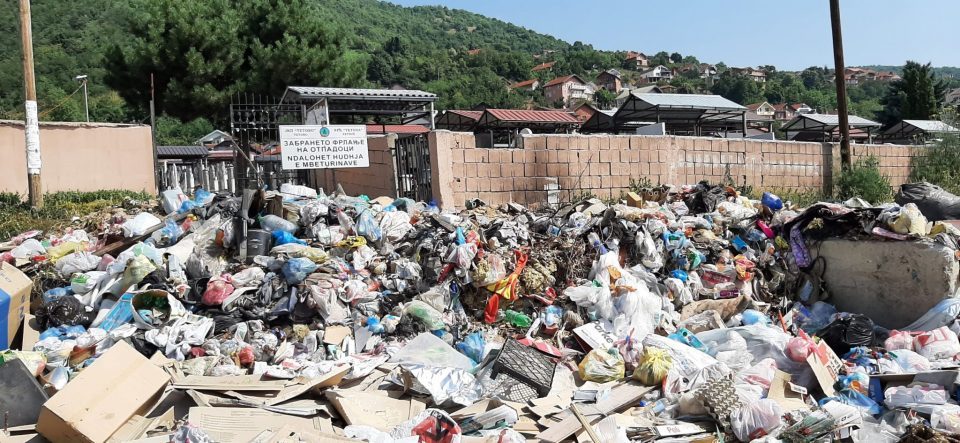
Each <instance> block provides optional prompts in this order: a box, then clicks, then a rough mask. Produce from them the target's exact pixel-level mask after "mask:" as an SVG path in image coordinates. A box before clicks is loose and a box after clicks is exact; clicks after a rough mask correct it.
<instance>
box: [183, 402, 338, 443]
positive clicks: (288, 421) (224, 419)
mask: <svg viewBox="0 0 960 443" xmlns="http://www.w3.org/2000/svg"><path fill="white" fill-rule="evenodd" d="M189 421H190V423H192V424H194V425H196V426H198V427H199V428H200V429H203V431H204V432H206V433H207V435H209V436H210V438H212V439H213V440H214V441H216V442H222V443H227V442H243V443H246V442H249V441H250V440H252V439H254V438H255V437H257V435H258V434H260V433H261V432H262V431H263V430H264V429H280V428H281V427H283V426H285V425H292V426H295V427H297V428H299V429H305V430H310V431H311V432H319V431H321V430H322V427H321V425H320V424H319V422H318V421H317V420H311V419H309V418H302V417H294V416H292V415H283V414H275V413H273V412H268V411H264V410H262V409H252V408H206V407H200V406H198V407H193V408H190V418H189Z"/></svg>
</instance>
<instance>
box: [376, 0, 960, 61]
mask: <svg viewBox="0 0 960 443" xmlns="http://www.w3.org/2000/svg"><path fill="white" fill-rule="evenodd" d="M391 2H392V3H396V4H400V5H403V6H415V5H443V6H446V7H449V8H456V9H465V10H468V11H471V12H475V13H478V14H483V15H486V16H490V17H494V18H498V19H500V20H504V21H507V22H510V23H513V24H516V25H519V26H523V27H525V28H528V29H532V30H534V31H537V32H541V33H544V34H549V35H552V36H554V37H557V38H560V39H562V40H566V41H568V42H571V43H572V42H574V41H577V40H579V41H582V42H584V43H588V44H592V45H593V46H594V48H597V49H605V50H636V51H640V52H644V53H646V54H647V55H652V54H654V53H656V52H658V51H668V52H671V53H672V52H679V53H680V54H682V55H684V56H686V55H693V56H695V57H697V58H698V59H699V60H700V61H702V62H708V63H717V62H721V61H722V62H724V63H726V64H727V65H728V66H758V65H768V64H771V65H774V66H776V67H777V68H778V69H780V70H801V69H804V68H806V67H809V66H814V65H816V66H830V67H832V66H833V46H832V41H831V34H830V6H829V2H828V1H827V0H773V1H771V0H764V1H761V0H668V1H662V0H661V1H657V2H653V1H637V0H634V1H629V0H446V1H442V0H391ZM840 15H841V18H842V20H841V23H842V33H843V52H844V62H845V64H846V65H847V66H859V65H902V64H903V63H904V61H906V60H908V59H909V60H915V61H918V62H921V63H926V62H932V63H933V65H934V66H960V47H958V46H960V43H958V40H957V38H956V34H955V29H956V26H957V25H956V23H957V19H960V0H913V1H909V2H908V1H903V0H901V1H894V0H841V2H840Z"/></svg>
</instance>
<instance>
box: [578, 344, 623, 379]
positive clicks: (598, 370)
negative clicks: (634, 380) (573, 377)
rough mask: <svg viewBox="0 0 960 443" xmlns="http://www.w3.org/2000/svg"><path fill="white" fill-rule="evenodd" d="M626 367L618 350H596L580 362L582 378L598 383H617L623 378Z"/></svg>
mask: <svg viewBox="0 0 960 443" xmlns="http://www.w3.org/2000/svg"><path fill="white" fill-rule="evenodd" d="M625 366H626V365H625V364H624V361H623V357H621V356H620V352H619V351H617V348H609V349H606V350H598V349H594V350H592V351H590V353H589V354H587V356H586V357H584V358H583V360H582V361H580V378H581V379H583V380H584V381H593V382H597V383H606V382H608V381H617V380H620V379H622V378H623V374H624V372H625V370H626V368H625Z"/></svg>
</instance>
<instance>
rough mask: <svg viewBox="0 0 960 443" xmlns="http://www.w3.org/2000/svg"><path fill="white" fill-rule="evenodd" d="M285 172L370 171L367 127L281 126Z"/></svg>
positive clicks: (281, 152) (281, 154)
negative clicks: (329, 169) (343, 169)
mask: <svg viewBox="0 0 960 443" xmlns="http://www.w3.org/2000/svg"><path fill="white" fill-rule="evenodd" d="M280 156H281V159H282V162H283V169H327V168H366V167H368V166H370V156H369V152H368V150H367V127H366V126H364V125H284V126H280Z"/></svg>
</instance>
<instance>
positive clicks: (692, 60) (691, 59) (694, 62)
mask: <svg viewBox="0 0 960 443" xmlns="http://www.w3.org/2000/svg"><path fill="white" fill-rule="evenodd" d="M682 62H683V64H685V65H699V64H700V60H697V58H696V57H694V56H692V55H688V56H686V57H684V58H683V61H682Z"/></svg>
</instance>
